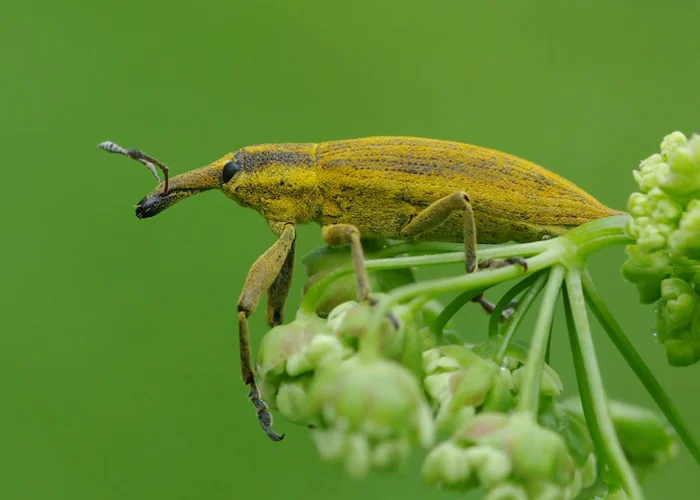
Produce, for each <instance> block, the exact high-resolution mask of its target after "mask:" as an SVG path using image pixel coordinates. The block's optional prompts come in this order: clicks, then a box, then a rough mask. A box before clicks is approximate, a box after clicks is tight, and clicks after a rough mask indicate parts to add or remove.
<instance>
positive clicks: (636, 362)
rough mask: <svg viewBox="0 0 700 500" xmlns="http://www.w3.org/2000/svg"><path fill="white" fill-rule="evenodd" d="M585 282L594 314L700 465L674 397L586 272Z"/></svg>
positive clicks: (699, 450) (693, 442) (585, 290)
mask: <svg viewBox="0 0 700 500" xmlns="http://www.w3.org/2000/svg"><path fill="white" fill-rule="evenodd" d="M582 282H583V291H584V294H585V296H586V301H587V302H588V306H589V307H590V309H591V311H592V312H593V315H594V316H595V317H596V319H597V320H598V322H599V323H600V325H601V326H602V327H603V329H604V330H605V332H606V333H607V334H608V337H609V338H610V340H611V341H612V343H613V344H614V345H615V347H616V348H617V350H618V352H619V353H620V354H621V355H622V357H623V358H624V359H625V361H626V362H627V364H628V365H629V366H630V368H632V371H633V372H634V374H635V375H636V376H637V378H638V379H639V381H640V382H641V383H642V385H644V387H645V388H646V390H647V392H648V393H649V394H650V395H651V397H652V399H653V400H654V402H655V403H656V404H657V405H658V407H659V409H660V410H661V412H662V413H663V414H664V416H665V417H666V419H667V420H668V421H669V423H670V424H671V426H673V428H674V429H675V431H676V433H677V434H678V436H679V437H680V439H681V441H683V444H685V446H686V448H688V451H689V452H690V454H691V455H692V456H693V458H694V459H695V462H696V463H698V464H700V447H698V444H697V442H696V441H695V438H694V437H693V435H692V434H691V432H690V430H689V429H688V427H687V426H686V425H685V422H684V421H683V419H682V418H681V415H680V413H679V412H678V410H677V409H676V407H675V405H674V404H673V402H672V401H671V398H670V397H669V396H668V394H667V393H666V391H665V390H664V388H663V387H662V386H661V384H660V383H659V381H658V380H657V379H656V377H655V376H654V374H653V373H652V371H651V370H650V369H649V367H648V366H647V365H646V363H645V362H644V360H643V359H642V357H641V356H640V355H639V353H638V352H637V350H636V349H635V348H634V345H633V344H632V342H630V340H629V338H628V337H627V335H625V332H624V331H623V330H622V328H621V327H620V325H619V323H618V322H617V321H616V320H615V318H614V317H613V315H612V312H611V311H610V309H608V306H607V305H606V304H605V302H604V301H603V299H601V297H600V295H598V292H597V291H596V288H595V285H594V283H593V280H592V279H591V276H590V274H589V273H588V272H587V271H586V272H584V273H583V277H582Z"/></svg>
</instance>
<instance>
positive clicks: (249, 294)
mask: <svg viewBox="0 0 700 500" xmlns="http://www.w3.org/2000/svg"><path fill="white" fill-rule="evenodd" d="M272 229H273V230H276V232H277V233H278V234H279V239H278V240H277V241H276V242H275V243H274V244H273V245H272V246H271V247H270V248H269V249H268V250H267V251H266V252H265V253H264V254H262V255H261V256H260V257H259V258H258V260H256V261H255V263H254V264H253V265H252V266H251V268H250V271H248V277H247V278H246V281H245V284H244V285H243V291H242V292H241V296H240V298H239V299H238V343H239V351H240V356H241V375H242V376H243V382H244V383H245V384H246V385H248V386H250V393H249V394H248V397H249V398H250V400H251V401H252V403H253V406H255V409H256V411H257V414H258V420H259V421H260V426H261V427H262V428H263V430H264V431H265V432H266V433H267V435H268V437H269V438H270V439H272V440H273V441H281V440H282V438H283V437H284V435H279V434H277V433H276V432H275V431H273V430H272V415H270V412H269V411H268V410H267V404H265V401H263V399H262V397H261V395H260V391H259V390H258V386H257V384H256V383H255V374H254V372H253V365H252V363H251V360H250V338H249V334H248V318H249V317H250V315H251V314H253V312H254V311H255V308H256V307H257V305H258V302H260V298H261V297H262V295H263V294H264V293H265V292H266V291H268V290H270V287H272V286H273V283H275V284H276V283H280V284H283V283H284V284H285V285H283V286H282V288H284V286H286V287H287V290H288V287H289V282H290V281H291V270H289V273H288V274H289V276H285V277H283V278H281V279H279V280H278V278H279V276H280V272H281V271H282V270H283V269H284V268H285V263H286V262H287V260H288V257H289V255H290V253H291V254H292V259H293V253H294V251H293V248H294V239H295V238H296V231H295V229H294V226H293V225H292V224H281V225H275V226H272ZM284 295H285V297H286V293H285V294H284ZM277 297H279V295H277ZM283 302H284V299H282V303H283ZM271 304H272V305H273V306H277V305H279V304H278V301H276V300H273V301H272V302H271ZM280 307H281V306H280Z"/></svg>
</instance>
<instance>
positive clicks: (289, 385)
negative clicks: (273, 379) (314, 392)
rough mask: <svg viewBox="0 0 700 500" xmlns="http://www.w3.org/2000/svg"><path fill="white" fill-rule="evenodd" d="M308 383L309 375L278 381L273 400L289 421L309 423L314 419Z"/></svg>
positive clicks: (309, 382) (309, 380)
mask: <svg viewBox="0 0 700 500" xmlns="http://www.w3.org/2000/svg"><path fill="white" fill-rule="evenodd" d="M310 384H311V376H310V375H306V376H303V377H296V378H294V379H291V380H282V381H281V382H280V384H279V388H278V389H277V396H276V397H275V400H274V402H275V406H276V408H277V409H278V410H279V412H280V413H281V414H282V415H284V416H285V417H286V418H287V420H289V421H290V422H294V423H295V424H302V425H309V424H310V423H312V422H313V421H314V419H315V415H314V413H313V411H312V408H311V404H310V403H309V396H308V391H309V386H310Z"/></svg>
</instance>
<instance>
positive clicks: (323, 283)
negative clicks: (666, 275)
mask: <svg viewBox="0 0 700 500" xmlns="http://www.w3.org/2000/svg"><path fill="white" fill-rule="evenodd" d="M556 241H557V239H552V240H547V241H536V242H533V243H523V244H519V245H502V246H496V247H491V248H486V249H484V250H480V252H479V258H480V259H488V258H491V259H503V258H508V257H527V256H531V255H536V254H538V253H540V252H541V253H547V252H545V250H547V249H548V248H549V247H551V246H552V245H554V244H555V242H556ZM407 245H408V244H407ZM412 245H415V244H412ZM387 250H389V249H387ZM402 253H405V252H403V251H402ZM460 262H464V251H463V250H462V251H461V252H452V253H442V254H438V255H421V256H411V257H392V258H382V259H370V260H367V261H366V262H365V267H366V268H367V270H368V271H381V270H388V269H405V268H408V267H423V266H437V265H443V264H455V263H460ZM510 267H513V266H510ZM352 272H354V268H353V266H352V264H350V263H349V264H346V265H343V266H339V267H337V268H336V269H333V270H331V271H328V272H327V273H326V274H325V275H324V276H323V277H322V278H321V279H319V280H318V281H317V282H316V283H314V284H313V286H311V287H310V288H309V289H308V290H307V291H306V295H305V296H304V298H303V299H302V302H301V305H300V312H301V313H302V314H311V313H313V312H314V311H315V310H316V303H317V302H318V300H320V298H321V296H322V295H323V290H324V289H325V288H326V287H327V286H328V285H330V284H331V283H332V282H333V281H335V280H337V279H338V278H340V277H341V276H345V275H346V274H350V273H352ZM490 272H491V271H490Z"/></svg>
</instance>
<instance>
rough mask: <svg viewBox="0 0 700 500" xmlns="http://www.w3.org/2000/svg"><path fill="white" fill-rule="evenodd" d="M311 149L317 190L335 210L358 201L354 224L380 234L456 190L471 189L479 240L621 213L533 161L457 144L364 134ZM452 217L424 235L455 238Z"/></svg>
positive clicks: (529, 236)
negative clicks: (362, 212) (361, 208)
mask: <svg viewBox="0 0 700 500" xmlns="http://www.w3.org/2000/svg"><path fill="white" fill-rule="evenodd" d="M316 155H317V165H316V168H317V170H318V172H319V182H320V185H321V189H322V190H324V189H325V196H326V198H331V199H333V200H334V203H335V205H337V210H336V211H337V212H352V207H351V206H350V204H357V203H363V204H364V210H365V213H367V215H368V217H365V218H363V219H362V220H360V222H363V223H365V225H369V226H371V229H372V232H377V231H383V232H384V233H385V234H383V236H384V237H397V236H398V235H397V234H395V233H396V232H397V230H400V227H402V226H401V225H402V224H405V223H407V220H410V219H411V218H412V217H414V216H415V215H416V214H417V213H418V212H419V211H420V210H422V209H423V208H425V207H426V206H428V205H429V204H430V203H432V202H434V201H436V200H437V199H439V198H441V197H442V196H446V195H448V194H451V193H453V192H455V191H466V192H467V193H468V194H469V196H470V198H471V200H472V204H473V207H474V212H475V218H476V224H477V233H478V235H479V241H480V242H482V243H499V242H502V241H508V240H516V241H531V240H535V239H538V238H540V237H542V236H543V235H545V234H547V235H556V234H560V233H562V232H564V231H565V230H566V229H568V228H570V227H574V226H578V225H580V224H583V223H585V222H587V221H589V220H593V219H597V218H601V217H606V216H609V215H614V214H616V213H619V212H616V211H614V210H611V209H609V208H607V207H606V206H604V205H602V204H601V203H600V202H598V201H597V200H596V199H595V198H593V197H592V196H590V195H589V194H587V193H586V192H585V191H583V190H581V189H580V188H578V187H577V186H575V185H574V184H573V183H571V182H570V181H568V180H566V179H564V178H562V177H560V176H558V175H556V174H554V173H552V172H550V171H548V170H546V169H544V168H542V167H539V166H537V165H535V164H534V163H531V162H529V161H527V160H523V159H521V158H517V157H515V156H512V155H509V154H506V153H502V152H500V151H495V150H491V149H488V148H482V147H478V146H472V145H468V144H462V143H458V142H451V141H442V140H435V139H421V138H413V137H369V138H365V139H354V140H347V141H334V142H326V143H321V144H319V145H318V149H317V153H316ZM360 187H361V189H360ZM331 208H333V207H332V206H331ZM349 215H350V217H349V218H351V219H356V218H357V217H360V214H359V212H358V213H349ZM339 217H341V215H339ZM377 218H380V219H381V220H382V221H383V223H382V224H379V222H377V221H375V219H377ZM458 219H459V217H458V216H455V217H454V218H452V220H448V221H447V222H446V223H445V224H444V226H445V227H443V228H441V229H440V230H436V232H435V233H434V234H432V235H426V238H434V239H446V240H451V241H459V240H460V238H461V228H460V221H459V220H458ZM346 222H350V223H353V221H346ZM355 222H357V221H355ZM380 225H381V227H379V226H380ZM456 233H460V234H456Z"/></svg>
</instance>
